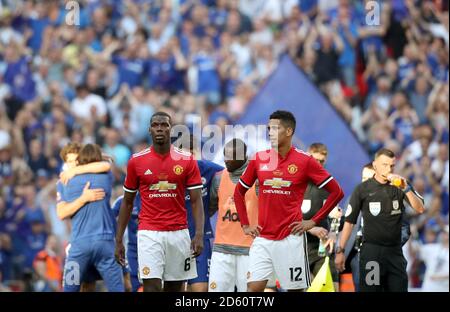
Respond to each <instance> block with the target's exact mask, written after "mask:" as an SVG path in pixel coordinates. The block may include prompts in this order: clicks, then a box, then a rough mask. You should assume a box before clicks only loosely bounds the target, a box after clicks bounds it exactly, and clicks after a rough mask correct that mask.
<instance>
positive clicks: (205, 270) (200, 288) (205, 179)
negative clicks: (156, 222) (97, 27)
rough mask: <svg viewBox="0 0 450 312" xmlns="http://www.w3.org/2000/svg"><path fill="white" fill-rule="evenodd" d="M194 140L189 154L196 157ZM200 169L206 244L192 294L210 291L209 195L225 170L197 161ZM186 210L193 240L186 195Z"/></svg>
mask: <svg viewBox="0 0 450 312" xmlns="http://www.w3.org/2000/svg"><path fill="white" fill-rule="evenodd" d="M194 141H195V140H194V138H193V136H192V135H191V136H190V138H189V152H191V153H192V154H194V155H195V152H194V151H195V149H194V144H195V142H194ZM197 163H198V168H199V169H200V175H201V176H202V184H203V189H202V199H203V208H204V209H205V227H204V232H203V233H204V236H203V239H204V242H203V252H202V253H201V254H200V256H198V257H197V258H196V261H195V262H196V265H197V278H194V279H191V280H188V287H189V289H188V290H189V291H192V292H207V291H208V278H209V265H210V262H211V255H212V249H211V242H210V239H211V238H213V237H214V235H213V230H212V227H211V222H210V219H209V217H208V216H209V194H210V189H211V182H212V179H213V178H214V176H215V175H216V173H217V172H220V171H222V170H223V169H224V168H223V167H221V166H219V165H217V164H215V163H213V162H211V161H207V160H197ZM186 209H187V217H188V227H189V235H190V236H191V239H192V238H193V237H194V236H195V222H194V217H193V215H192V206H191V201H190V196H189V194H188V193H186Z"/></svg>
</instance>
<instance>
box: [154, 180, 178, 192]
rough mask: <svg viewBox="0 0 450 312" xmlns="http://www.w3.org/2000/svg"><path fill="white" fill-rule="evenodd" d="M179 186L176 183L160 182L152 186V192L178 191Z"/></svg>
mask: <svg viewBox="0 0 450 312" xmlns="http://www.w3.org/2000/svg"><path fill="white" fill-rule="evenodd" d="M176 189H177V185H176V184H175V183H169V182H168V181H159V182H158V183H156V184H152V185H151V186H150V191H160V192H167V191H169V190H176Z"/></svg>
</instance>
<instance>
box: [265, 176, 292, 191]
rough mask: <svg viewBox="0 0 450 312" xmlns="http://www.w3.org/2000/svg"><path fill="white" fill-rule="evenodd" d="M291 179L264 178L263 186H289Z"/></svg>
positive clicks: (277, 187) (275, 187)
mask: <svg viewBox="0 0 450 312" xmlns="http://www.w3.org/2000/svg"><path fill="white" fill-rule="evenodd" d="M291 183H292V182H291V181H286V180H283V179H282V178H273V179H270V180H264V186H271V187H272V188H274V189H280V188H283V187H289V186H291Z"/></svg>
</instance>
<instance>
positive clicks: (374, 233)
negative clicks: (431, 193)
mask: <svg viewBox="0 0 450 312" xmlns="http://www.w3.org/2000/svg"><path fill="white" fill-rule="evenodd" d="M372 164H373V169H374V170H375V175H374V176H373V178H369V179H368V180H366V181H365V182H362V183H361V184H359V185H358V186H357V187H356V188H355V190H354V191H353V193H352V196H351V198H350V203H349V205H348V207H347V210H346V212H345V217H346V218H345V224H344V228H343V230H342V233H341V237H340V240H339V244H338V247H337V249H336V267H337V269H338V270H339V271H343V270H344V268H345V267H344V265H345V255H344V252H345V249H344V247H345V245H346V243H347V241H348V239H349V237H350V234H351V232H352V229H353V226H354V224H355V223H357V220H358V216H359V214H360V213H362V218H363V220H364V225H363V233H362V234H363V235H362V237H363V243H362V246H361V250H360V266H359V268H360V271H359V273H360V278H359V284H360V285H359V286H360V290H361V291H363V292H372V291H375V292H380V291H396V292H400V291H403V292H405V291H407V290H408V276H407V273H406V260H405V258H404V256H403V252H402V245H401V243H402V235H401V231H402V216H403V213H404V211H405V205H404V201H406V202H408V203H409V205H410V206H411V207H412V208H413V209H414V210H415V211H416V212H418V213H423V212H424V210H425V208H424V206H423V198H422V196H420V195H419V194H418V193H417V192H416V191H415V190H414V189H413V188H412V186H411V185H410V183H409V182H408V181H407V180H406V179H405V178H403V177H401V176H398V175H394V174H393V171H394V166H395V154H394V153H393V152H392V151H391V150H388V149H385V148H382V149H380V150H379V151H378V152H377V153H376V154H375V158H374V161H373V162H372ZM397 183H398V184H397ZM395 184H397V185H395ZM375 269H376V270H375Z"/></svg>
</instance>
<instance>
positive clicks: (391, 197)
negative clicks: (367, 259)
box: [345, 178, 407, 246]
mask: <svg viewBox="0 0 450 312" xmlns="http://www.w3.org/2000/svg"><path fill="white" fill-rule="evenodd" d="M404 200H407V198H406V195H405V193H404V192H403V191H402V190H401V189H399V188H398V187H395V186H393V185H390V184H389V183H386V184H381V183H379V182H378V181H377V180H375V178H372V179H369V180H367V181H365V182H363V183H361V184H359V185H358V186H357V187H356V188H355V190H354V191H353V193H352V196H351V198H350V203H349V206H348V207H347V210H346V212H345V221H348V222H350V223H352V224H356V221H357V218H358V215H359V213H360V212H362V217H363V219H364V226H363V237H364V242H367V243H372V244H377V245H383V246H400V245H401V228H402V214H403V212H404V210H405V206H404V204H403V201H404Z"/></svg>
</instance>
